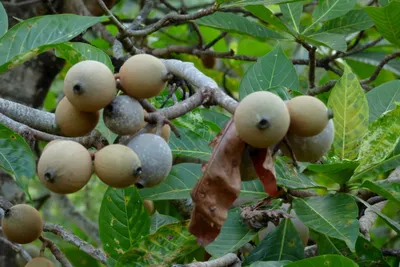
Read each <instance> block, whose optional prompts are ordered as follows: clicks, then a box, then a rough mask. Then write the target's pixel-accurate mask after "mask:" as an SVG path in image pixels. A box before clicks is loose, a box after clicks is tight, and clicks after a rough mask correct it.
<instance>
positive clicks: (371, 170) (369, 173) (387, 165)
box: [350, 154, 400, 182]
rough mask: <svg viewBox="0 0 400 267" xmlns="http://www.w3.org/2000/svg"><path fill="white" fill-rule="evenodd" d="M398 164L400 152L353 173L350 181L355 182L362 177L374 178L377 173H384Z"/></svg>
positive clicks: (399, 162) (399, 163) (362, 178)
mask: <svg viewBox="0 0 400 267" xmlns="http://www.w3.org/2000/svg"><path fill="white" fill-rule="evenodd" d="M398 166H400V154H399V155H396V156H394V157H391V158H388V159H385V160H384V161H381V162H379V163H377V164H375V165H372V166H370V167H368V168H367V169H365V170H363V171H362V172H359V173H356V174H354V175H353V176H352V177H351V179H350V182H356V181H359V180H364V179H374V178H375V177H376V176H377V175H378V174H381V173H385V172H387V171H390V170H393V169H395V168H397V167H398Z"/></svg>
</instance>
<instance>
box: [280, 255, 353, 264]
mask: <svg viewBox="0 0 400 267" xmlns="http://www.w3.org/2000/svg"><path fill="white" fill-rule="evenodd" d="M309 266H324V267H358V265H357V263H355V262H354V261H352V260H350V259H348V258H346V257H344V256H339V255H323V256H316V257H312V258H308V259H304V260H301V261H296V262H292V263H289V264H288V265H285V267H309Z"/></svg>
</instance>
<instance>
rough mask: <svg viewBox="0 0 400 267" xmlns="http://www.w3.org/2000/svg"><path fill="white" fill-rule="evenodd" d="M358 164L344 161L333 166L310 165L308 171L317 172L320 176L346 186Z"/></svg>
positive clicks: (332, 164)
mask: <svg viewBox="0 0 400 267" xmlns="http://www.w3.org/2000/svg"><path fill="white" fill-rule="evenodd" d="M357 166H358V163H357V162H355V161H347V160H346V161H342V162H340V163H331V164H310V165H308V166H307V170H309V171H312V172H316V173H318V175H320V176H323V177H327V178H329V179H332V180H333V181H335V182H337V183H339V184H345V183H346V182H348V181H349V180H350V178H351V176H352V175H353V174H354V170H355V169H356V168H357Z"/></svg>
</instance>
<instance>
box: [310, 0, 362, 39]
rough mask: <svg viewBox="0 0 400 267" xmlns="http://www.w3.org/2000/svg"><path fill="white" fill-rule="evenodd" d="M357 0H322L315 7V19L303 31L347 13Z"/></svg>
mask: <svg viewBox="0 0 400 267" xmlns="http://www.w3.org/2000/svg"><path fill="white" fill-rule="evenodd" d="M355 4H356V0H321V1H319V3H318V5H317V7H316V8H315V9H314V12H313V17H314V18H315V21H314V22H313V23H312V24H311V25H310V26H309V27H307V29H305V30H304V31H303V34H304V33H306V32H307V31H309V30H310V29H311V28H312V27H313V26H314V25H316V24H317V23H319V22H322V21H327V20H331V19H335V18H338V17H341V16H343V15H345V14H346V13H347V12H349V11H350V10H352V9H353V7H354V5H355Z"/></svg>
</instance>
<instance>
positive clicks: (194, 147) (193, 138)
mask: <svg viewBox="0 0 400 267" xmlns="http://www.w3.org/2000/svg"><path fill="white" fill-rule="evenodd" d="M177 128H178V130H179V133H180V134H181V137H180V138H177V137H176V136H175V135H173V134H171V137H170V140H169V147H170V148H171V151H172V155H173V156H174V157H175V156H183V157H194V158H199V159H203V160H208V158H209V157H210V156H211V151H212V150H211V147H210V146H209V145H208V143H209V142H208V141H207V140H205V139H204V138H203V137H202V136H200V135H199V134H197V133H195V132H193V131H191V130H189V129H187V128H183V127H177Z"/></svg>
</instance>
